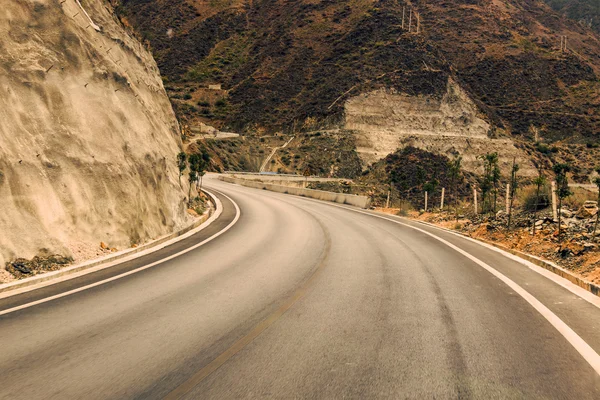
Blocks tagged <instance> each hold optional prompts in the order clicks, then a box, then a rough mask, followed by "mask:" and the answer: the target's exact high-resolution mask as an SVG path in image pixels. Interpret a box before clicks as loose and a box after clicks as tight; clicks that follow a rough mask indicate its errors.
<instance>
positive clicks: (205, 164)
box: [198, 153, 210, 190]
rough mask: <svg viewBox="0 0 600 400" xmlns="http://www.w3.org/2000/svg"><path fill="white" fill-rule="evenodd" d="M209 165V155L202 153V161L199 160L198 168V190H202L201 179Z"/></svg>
mask: <svg viewBox="0 0 600 400" xmlns="http://www.w3.org/2000/svg"><path fill="white" fill-rule="evenodd" d="M209 164H210V155H209V154H208V153H202V159H201V160H200V167H199V168H198V176H199V177H200V190H202V178H204V175H206V170H207V169H208V166H209Z"/></svg>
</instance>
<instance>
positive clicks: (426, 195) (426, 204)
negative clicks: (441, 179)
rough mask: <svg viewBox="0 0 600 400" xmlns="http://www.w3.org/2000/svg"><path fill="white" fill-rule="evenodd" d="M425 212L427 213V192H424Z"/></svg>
mask: <svg viewBox="0 0 600 400" xmlns="http://www.w3.org/2000/svg"><path fill="white" fill-rule="evenodd" d="M425 212H427V192H425Z"/></svg>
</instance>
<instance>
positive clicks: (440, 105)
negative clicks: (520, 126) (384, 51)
mask: <svg viewBox="0 0 600 400" xmlns="http://www.w3.org/2000/svg"><path fill="white" fill-rule="evenodd" d="M344 127H345V128H346V129H349V130H352V131H354V132H356V139H357V152H358V154H359V156H360V158H361V160H362V161H363V163H364V164H365V165H368V164H370V163H372V162H375V161H377V160H379V159H382V158H384V157H385V156H387V155H388V154H390V153H393V152H394V151H396V150H397V149H399V148H402V147H405V146H408V145H411V146H414V147H418V148H422V149H424V150H427V151H430V152H433V153H439V154H445V155H447V156H449V157H450V158H452V157H454V156H455V155H458V154H460V155H461V156H462V157H463V167H464V168H465V169H467V170H469V171H472V172H480V171H479V169H480V164H481V163H480V162H479V160H477V156H480V155H483V154H485V153H487V152H498V154H499V158H500V167H501V168H502V169H503V170H504V172H506V171H508V170H510V166H511V165H512V161H513V158H516V159H517V162H518V163H519V164H520V165H521V167H522V169H521V173H523V174H525V175H534V174H535V173H536V172H535V168H534V167H533V165H532V164H531V161H530V160H529V159H528V157H527V155H526V154H524V153H523V152H522V151H521V150H519V149H517V148H516V147H515V146H514V143H513V141H512V140H511V139H510V138H502V139H491V138H489V136H488V134H489V131H490V129H491V126H490V124H489V123H488V122H487V121H486V120H485V119H484V117H483V116H482V115H481V113H480V112H479V110H478V109H477V106H476V105H475V103H474V102H473V101H472V100H471V99H470V98H469V96H468V95H467V94H466V93H465V91H464V90H462V88H460V86H459V85H458V84H456V83H455V82H454V81H452V80H449V81H448V86H447V91H446V93H445V94H444V95H443V96H441V97H439V98H437V97H434V96H408V95H406V94H402V93H397V92H394V91H390V90H377V91H374V92H371V93H363V94H360V95H358V96H355V97H353V98H350V99H349V100H348V101H347V102H346V104H345V126H344Z"/></svg>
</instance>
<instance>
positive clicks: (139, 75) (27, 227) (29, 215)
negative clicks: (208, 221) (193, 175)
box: [0, 0, 188, 266]
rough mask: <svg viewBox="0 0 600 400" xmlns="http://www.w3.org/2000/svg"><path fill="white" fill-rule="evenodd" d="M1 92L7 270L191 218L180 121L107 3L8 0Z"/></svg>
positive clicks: (139, 236) (0, 39)
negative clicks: (183, 181) (21, 261)
mask: <svg viewBox="0 0 600 400" xmlns="http://www.w3.org/2000/svg"><path fill="white" fill-rule="evenodd" d="M0 93H1V95H0V266H3V265H4V263H5V262H6V261H9V260H11V259H13V258H15V257H25V258H30V257H33V256H34V255H38V254H40V253H41V254H43V253H45V252H52V253H61V254H65V255H72V256H74V257H75V259H76V260H77V259H83V258H88V257H90V256H93V255H94V254H95V249H96V248H98V247H99V244H100V242H101V241H102V242H105V243H107V244H108V245H109V246H111V247H117V248H123V247H129V246H130V245H132V244H136V243H140V242H143V241H146V240H148V239H151V238H155V237H158V236H161V235H163V234H166V233H169V232H171V231H173V230H174V229H175V228H177V227H179V226H182V225H184V224H185V223H186V219H187V218H188V217H187V216H186V213H185V207H184V202H183V199H184V191H183V190H181V188H180V187H179V183H178V172H177V170H176V168H175V157H176V154H177V152H178V151H179V148H180V146H181V143H180V137H179V133H178V132H179V130H178V125H177V121H176V119H175V116H174V113H173V111H172V109H171V105H170V103H169V100H168V98H167V96H166V93H165V91H164V88H163V86H162V81H161V79H160V75H159V71H158V68H157V66H156V64H155V62H154V60H153V58H152V56H151V55H150V54H149V53H148V52H147V51H146V50H145V49H144V48H143V47H142V46H141V44H140V43H139V42H137V41H136V40H135V39H133V38H132V37H130V36H129V34H128V33H127V32H126V31H125V30H124V29H122V26H121V24H120V23H119V22H118V21H117V20H116V19H115V18H114V17H113V10H112V8H111V6H110V4H109V3H107V2H106V1H104V0H86V1H85V2H84V3H83V7H82V5H81V4H80V3H79V1H78V0H66V1H59V0H6V1H4V2H3V3H2V12H0Z"/></svg>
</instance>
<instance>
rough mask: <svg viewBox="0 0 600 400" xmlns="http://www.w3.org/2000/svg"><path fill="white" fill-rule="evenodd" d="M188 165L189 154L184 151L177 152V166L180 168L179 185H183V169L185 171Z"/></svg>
mask: <svg viewBox="0 0 600 400" xmlns="http://www.w3.org/2000/svg"><path fill="white" fill-rule="evenodd" d="M186 167H187V156H186V154H185V153H184V152H181V153H179V154H177V168H178V169H179V186H181V177H182V176H183V171H185V169H186Z"/></svg>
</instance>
